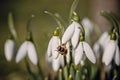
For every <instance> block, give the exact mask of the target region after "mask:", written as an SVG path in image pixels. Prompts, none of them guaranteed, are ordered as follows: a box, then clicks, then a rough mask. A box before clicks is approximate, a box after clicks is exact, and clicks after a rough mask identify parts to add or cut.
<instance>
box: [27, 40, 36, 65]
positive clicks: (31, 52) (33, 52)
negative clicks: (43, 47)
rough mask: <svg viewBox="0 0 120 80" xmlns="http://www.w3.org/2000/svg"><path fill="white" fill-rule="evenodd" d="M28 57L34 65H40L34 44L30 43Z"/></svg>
mask: <svg viewBox="0 0 120 80" xmlns="http://www.w3.org/2000/svg"><path fill="white" fill-rule="evenodd" d="M28 57H29V59H30V61H31V62H32V63H33V64H34V65H37V63H38V57H37V52H36V49H35V45H34V44H33V43H32V42H28Z"/></svg>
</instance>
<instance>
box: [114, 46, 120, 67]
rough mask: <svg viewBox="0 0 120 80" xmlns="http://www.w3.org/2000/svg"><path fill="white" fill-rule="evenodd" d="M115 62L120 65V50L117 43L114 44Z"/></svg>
mask: <svg viewBox="0 0 120 80" xmlns="http://www.w3.org/2000/svg"><path fill="white" fill-rule="evenodd" d="M114 59H115V63H116V64H117V65H118V66H119V65H120V51H119V47H118V45H116V52H115V57H114Z"/></svg>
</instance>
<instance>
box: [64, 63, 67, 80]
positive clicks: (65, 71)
mask: <svg viewBox="0 0 120 80" xmlns="http://www.w3.org/2000/svg"><path fill="white" fill-rule="evenodd" d="M64 77H65V80H67V79H68V67H67V65H66V66H65V67H64Z"/></svg>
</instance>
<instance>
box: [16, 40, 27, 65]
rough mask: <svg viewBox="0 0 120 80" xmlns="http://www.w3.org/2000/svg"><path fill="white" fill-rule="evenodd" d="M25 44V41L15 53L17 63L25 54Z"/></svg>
mask: <svg viewBox="0 0 120 80" xmlns="http://www.w3.org/2000/svg"><path fill="white" fill-rule="evenodd" d="M27 46H28V42H27V41H25V42H24V43H23V44H22V45H21V46H20V48H19V50H18V53H17V55H16V63H19V62H20V61H21V60H22V59H23V58H24V57H25V56H26V54H27Z"/></svg>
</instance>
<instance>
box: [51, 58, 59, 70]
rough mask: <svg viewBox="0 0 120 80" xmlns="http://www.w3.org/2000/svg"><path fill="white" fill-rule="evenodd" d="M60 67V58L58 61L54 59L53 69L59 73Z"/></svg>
mask: <svg viewBox="0 0 120 80" xmlns="http://www.w3.org/2000/svg"><path fill="white" fill-rule="evenodd" d="M59 67H60V61H59V58H57V59H53V62H52V68H53V70H54V71H58V69H59Z"/></svg>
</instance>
